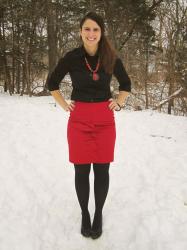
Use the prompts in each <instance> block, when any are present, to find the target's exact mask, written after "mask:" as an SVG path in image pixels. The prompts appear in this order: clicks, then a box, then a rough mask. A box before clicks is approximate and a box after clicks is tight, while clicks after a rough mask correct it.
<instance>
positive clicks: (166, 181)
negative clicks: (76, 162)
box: [0, 93, 187, 250]
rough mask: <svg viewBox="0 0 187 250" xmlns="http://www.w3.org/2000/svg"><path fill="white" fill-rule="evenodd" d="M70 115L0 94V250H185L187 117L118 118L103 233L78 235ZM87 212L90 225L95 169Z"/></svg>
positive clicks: (41, 102) (143, 114)
mask: <svg viewBox="0 0 187 250" xmlns="http://www.w3.org/2000/svg"><path fill="white" fill-rule="evenodd" d="M68 117H69V112H65V111H64V110H63V109H62V108H61V107H60V106H58V105H57V106H56V107H55V106H54V99H53V97H52V96H50V97H32V98H29V97H27V96H23V97H20V96H18V95H15V96H12V97H10V96H9V95H8V94H3V93H1V94H0V250H67V249H68V250H90V249H91V250H95V249H97V250H186V249H187V150H186V149H187V118H186V117H179V116H178V117H177V116H173V115H167V114H163V113H158V112H156V111H150V110H147V111H136V112H135V111H127V110H126V111H121V112H115V119H116V129H117V139H116V147H115V161H114V162H113V163H111V167H110V187H109V193H108V196H107V200H106V202H105V206H104V210H103V234H102V236H101V238H99V239H97V240H92V239H91V238H85V237H83V236H82V235H81V234H80V223H81V214H80V208H79V204H78V200H77V197H76V193H75V187H74V168H73V165H72V163H70V162H69V161H68V146H67V139H66V129H67V128H66V126H67V121H68ZM90 184H91V190H90V201H89V210H90V213H91V217H92V219H93V213H94V191H93V170H92V171H91V174H90Z"/></svg>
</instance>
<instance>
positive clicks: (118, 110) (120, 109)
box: [116, 102, 121, 111]
mask: <svg viewBox="0 0 187 250" xmlns="http://www.w3.org/2000/svg"><path fill="white" fill-rule="evenodd" d="M117 105H118V107H119V109H118V110H116V111H120V110H121V106H120V105H119V103H118V102H117Z"/></svg>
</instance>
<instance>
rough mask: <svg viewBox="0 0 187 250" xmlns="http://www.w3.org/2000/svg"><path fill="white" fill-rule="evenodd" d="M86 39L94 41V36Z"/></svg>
mask: <svg viewBox="0 0 187 250" xmlns="http://www.w3.org/2000/svg"><path fill="white" fill-rule="evenodd" d="M87 40H88V41H94V40H96V38H87Z"/></svg>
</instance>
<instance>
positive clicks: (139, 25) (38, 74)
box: [0, 0, 187, 116]
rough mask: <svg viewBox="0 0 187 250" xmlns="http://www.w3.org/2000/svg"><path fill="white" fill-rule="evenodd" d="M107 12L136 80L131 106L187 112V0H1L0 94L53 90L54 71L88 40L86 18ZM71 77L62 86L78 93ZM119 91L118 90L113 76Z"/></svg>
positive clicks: (38, 93)
mask: <svg viewBox="0 0 187 250" xmlns="http://www.w3.org/2000/svg"><path fill="white" fill-rule="evenodd" d="M92 10H93V11H96V12H97V13H98V14H100V15H102V16H103V17H104V20H105V22H106V30H107V36H108V37H109V39H110V40H111V42H112V44H113V45H114V46H115V48H116V49H117V51H118V53H119V56H120V57H121V59H122V60H123V62H124V65H125V67H126V70H127V72H128V74H129V76H130V78H131V81H132V93H131V95H129V96H128V98H127V100H126V103H125V108H126V109H129V110H144V109H157V110H159V111H161V112H164V113H168V114H174V115H180V116H184V115H186V114H187V102H186V98H187V68H186V66H187V26H186V24H187V2H186V1H185V0H170V1H169V0H136V1H133V0H108V1H106V0H100V1H98V0H68V1H67V0H45V1H44V0H40V1H39V0H27V1H26V0H7V1H5V0H0V92H2V93H4V92H8V93H9V94H10V95H14V94H19V95H21V96H22V95H28V96H30V97H32V96H45V95H50V92H49V91H48V90H47V88H46V79H47V76H48V74H49V73H50V72H51V71H52V70H53V69H54V67H55V65H56V64H57V62H58V60H59V58H60V57H61V56H63V55H64V54H65V53H66V52H67V51H68V50H71V49H72V48H74V47H77V46H79V45H80V38H79V35H78V31H79V21H80V20H81V18H82V17H83V16H84V15H85V14H86V13H87V12H88V11H92ZM71 89H72V87H71V83H70V78H69V77H68V76H67V77H65V78H64V79H63V81H62V84H61V91H62V94H63V95H64V96H65V98H67V99H68V98H70V94H71ZM111 90H112V93H113V96H114V97H115V96H116V95H117V94H118V82H117V81H116V79H115V78H114V77H113V79H112V84H111Z"/></svg>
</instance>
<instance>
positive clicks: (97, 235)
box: [91, 228, 102, 240]
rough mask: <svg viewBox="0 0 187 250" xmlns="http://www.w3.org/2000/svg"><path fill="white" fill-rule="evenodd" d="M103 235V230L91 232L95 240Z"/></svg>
mask: <svg viewBox="0 0 187 250" xmlns="http://www.w3.org/2000/svg"><path fill="white" fill-rule="evenodd" d="M101 234H102V228H100V229H98V230H97V231H93V230H92V231H91V237H92V239H94V240H95V239H97V238H99V237H100V236H101Z"/></svg>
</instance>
